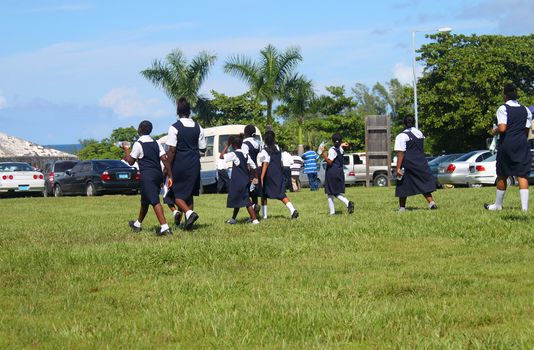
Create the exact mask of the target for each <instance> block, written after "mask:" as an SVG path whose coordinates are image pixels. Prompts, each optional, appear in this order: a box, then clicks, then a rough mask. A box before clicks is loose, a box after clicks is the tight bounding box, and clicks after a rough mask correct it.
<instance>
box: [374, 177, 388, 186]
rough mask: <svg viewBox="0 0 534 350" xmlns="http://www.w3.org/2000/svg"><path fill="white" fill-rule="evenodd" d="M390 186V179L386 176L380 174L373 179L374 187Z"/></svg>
mask: <svg viewBox="0 0 534 350" xmlns="http://www.w3.org/2000/svg"><path fill="white" fill-rule="evenodd" d="M387 185H388V177H387V175H386V174H378V175H376V176H375V177H374V179H373V186H378V187H386V186H387Z"/></svg>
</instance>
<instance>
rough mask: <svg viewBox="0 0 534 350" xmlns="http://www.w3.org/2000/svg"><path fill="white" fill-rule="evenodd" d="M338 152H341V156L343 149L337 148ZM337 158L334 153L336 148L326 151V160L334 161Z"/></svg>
mask: <svg viewBox="0 0 534 350" xmlns="http://www.w3.org/2000/svg"><path fill="white" fill-rule="evenodd" d="M339 152H341V154H343V153H344V151H343V147H339ZM336 157H337V152H336V148H335V147H334V146H332V147H330V149H329V150H328V159H330V160H334V159H336Z"/></svg>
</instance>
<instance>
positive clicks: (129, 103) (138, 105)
mask: <svg viewBox="0 0 534 350" xmlns="http://www.w3.org/2000/svg"><path fill="white" fill-rule="evenodd" d="M98 104H99V106H100V107H104V108H109V109H111V110H112V111H113V112H114V113H115V114H116V115H117V116H118V117H119V118H124V119H125V118H132V117H139V118H161V117H165V116H170V115H172V109H169V108H168V106H165V105H164V104H163V103H162V102H161V101H160V100H159V99H157V98H143V97H142V96H141V95H140V94H139V92H138V91H137V90H136V89H135V88H125V87H119V88H113V89H111V90H110V91H109V92H108V93H107V94H106V95H105V96H103V97H102V98H100V100H99V101H98Z"/></svg>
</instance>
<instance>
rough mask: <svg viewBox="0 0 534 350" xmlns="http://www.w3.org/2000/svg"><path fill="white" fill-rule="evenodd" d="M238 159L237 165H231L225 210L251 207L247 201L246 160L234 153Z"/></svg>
mask: <svg viewBox="0 0 534 350" xmlns="http://www.w3.org/2000/svg"><path fill="white" fill-rule="evenodd" d="M234 153H235V155H236V157H237V158H238V159H239V165H235V163H233V166H232V178H231V179H230V186H229V189H228V198H227V200H226V207H227V208H243V207H248V206H250V205H252V203H251V202H250V199H249V185H250V171H249V170H248V165H247V158H246V157H248V156H245V155H244V154H243V153H241V152H234Z"/></svg>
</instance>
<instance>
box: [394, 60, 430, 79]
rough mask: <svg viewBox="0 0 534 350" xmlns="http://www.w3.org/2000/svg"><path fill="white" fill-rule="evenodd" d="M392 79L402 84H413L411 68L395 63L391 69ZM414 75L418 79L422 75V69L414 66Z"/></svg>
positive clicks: (401, 63)
mask: <svg viewBox="0 0 534 350" xmlns="http://www.w3.org/2000/svg"><path fill="white" fill-rule="evenodd" d="M392 73H393V78H395V79H397V80H398V81H400V82H401V83H402V84H413V68H412V66H408V65H406V64H404V63H403V62H399V63H395V65H394V66H393V69H392ZM415 73H416V76H417V78H418V79H419V78H420V77H421V76H422V75H423V68H422V67H420V66H416V68H415Z"/></svg>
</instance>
